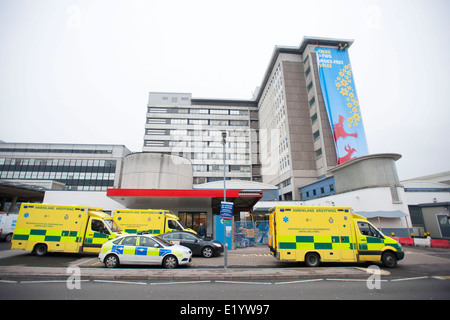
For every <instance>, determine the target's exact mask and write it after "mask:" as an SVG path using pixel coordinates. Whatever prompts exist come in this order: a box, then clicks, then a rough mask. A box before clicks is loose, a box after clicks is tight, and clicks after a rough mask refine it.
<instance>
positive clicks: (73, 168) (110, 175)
mask: <svg viewBox="0 0 450 320" xmlns="http://www.w3.org/2000/svg"><path fill="white" fill-rule="evenodd" d="M115 171H116V160H93V159H33V158H30V159H8V158H0V179H13V180H14V179H27V180H54V181H58V182H61V183H64V184H65V185H66V189H68V190H86V191H105V190H106V189H107V188H110V187H113V186H114V179H115V175H116V174H115Z"/></svg>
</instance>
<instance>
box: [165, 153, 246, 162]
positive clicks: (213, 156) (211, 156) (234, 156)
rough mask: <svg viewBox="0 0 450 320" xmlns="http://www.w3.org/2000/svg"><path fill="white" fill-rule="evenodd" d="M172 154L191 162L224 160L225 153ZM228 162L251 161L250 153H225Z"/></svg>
mask: <svg viewBox="0 0 450 320" xmlns="http://www.w3.org/2000/svg"><path fill="white" fill-rule="evenodd" d="M170 154H172V155H176V156H180V157H183V158H186V159H190V160H223V153H222V152H217V153H208V152H171V153H170ZM225 158H226V160H249V159H250V155H249V154H248V153H225Z"/></svg>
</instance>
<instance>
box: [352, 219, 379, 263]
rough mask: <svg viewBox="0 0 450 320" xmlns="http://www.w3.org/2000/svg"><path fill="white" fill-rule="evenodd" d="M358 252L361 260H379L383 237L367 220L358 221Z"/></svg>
mask: <svg viewBox="0 0 450 320" xmlns="http://www.w3.org/2000/svg"><path fill="white" fill-rule="evenodd" d="M357 234H358V235H357V237H358V253H359V259H360V260H362V261H380V260H381V254H382V251H381V250H382V249H383V247H384V237H383V236H382V235H381V234H380V233H379V232H378V231H377V230H376V229H375V228H374V227H373V226H372V225H371V224H370V223H368V222H365V221H358V230H357Z"/></svg>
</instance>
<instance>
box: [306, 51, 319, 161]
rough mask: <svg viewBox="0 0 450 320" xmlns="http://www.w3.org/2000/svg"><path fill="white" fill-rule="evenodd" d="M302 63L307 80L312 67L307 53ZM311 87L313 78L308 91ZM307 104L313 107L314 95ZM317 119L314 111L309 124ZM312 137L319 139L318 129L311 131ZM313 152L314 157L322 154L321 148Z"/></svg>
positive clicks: (315, 139) (314, 102) (314, 103)
mask: <svg viewBox="0 0 450 320" xmlns="http://www.w3.org/2000/svg"><path fill="white" fill-rule="evenodd" d="M303 64H304V66H305V68H306V71H305V79H306V80H307V79H308V76H309V75H310V74H311V68H312V65H311V64H310V63H309V55H307V56H306V57H305V59H304V60H303ZM312 88H313V80H311V81H310V82H309V84H308V85H307V90H308V93H309V92H310V91H311V90H312ZM308 104H309V108H310V109H313V107H314V106H315V105H316V97H315V96H313V97H312V98H311V99H309V101H308ZM317 120H318V117H317V112H315V113H314V114H313V115H312V116H311V124H314V123H316V122H317ZM313 139H314V141H317V140H319V139H320V131H319V130H317V131H316V132H314V133H313ZM315 154H316V158H320V157H321V156H322V148H319V149H317V150H315Z"/></svg>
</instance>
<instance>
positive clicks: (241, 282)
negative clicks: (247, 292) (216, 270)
mask: <svg viewBox="0 0 450 320" xmlns="http://www.w3.org/2000/svg"><path fill="white" fill-rule="evenodd" d="M215 282H216V283H234V284H272V282H256V281H255V282H252V281H227V280H215Z"/></svg>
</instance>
